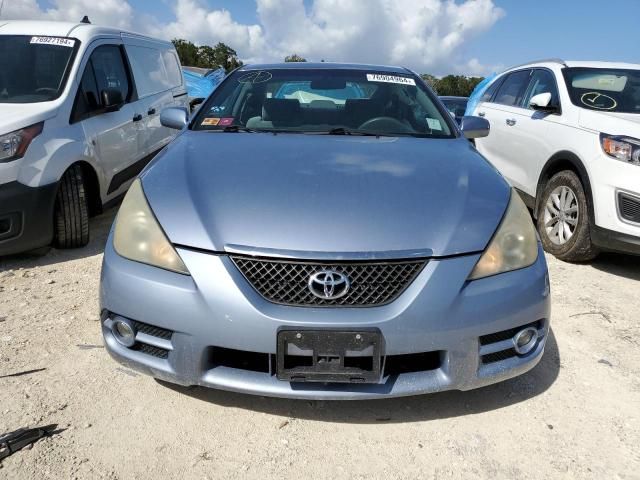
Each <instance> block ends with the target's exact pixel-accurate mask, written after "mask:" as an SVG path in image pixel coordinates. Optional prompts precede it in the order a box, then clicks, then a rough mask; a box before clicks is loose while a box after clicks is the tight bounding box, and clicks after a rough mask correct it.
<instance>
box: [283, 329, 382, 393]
mask: <svg viewBox="0 0 640 480" xmlns="http://www.w3.org/2000/svg"><path fill="white" fill-rule="evenodd" d="M277 340H278V343H277V354H276V374H277V378H278V380H283V381H288V382H337V383H379V382H380V372H381V348H382V334H381V333H380V330H378V329H370V330H306V329H296V328H286V329H281V330H279V331H278V339H277Z"/></svg>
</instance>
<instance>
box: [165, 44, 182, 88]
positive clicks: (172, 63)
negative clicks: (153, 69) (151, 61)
mask: <svg viewBox="0 0 640 480" xmlns="http://www.w3.org/2000/svg"><path fill="white" fill-rule="evenodd" d="M162 60H164V66H165V68H166V69H167V77H168V78H169V83H170V84H171V86H172V87H179V86H181V85H182V69H181V68H180V62H179V61H178V57H177V55H176V54H175V53H174V52H173V51H172V50H164V51H163V52H162Z"/></svg>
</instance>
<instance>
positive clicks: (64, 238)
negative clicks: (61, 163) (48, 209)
mask: <svg viewBox="0 0 640 480" xmlns="http://www.w3.org/2000/svg"><path fill="white" fill-rule="evenodd" d="M87 243H89V206H88V204H87V195H86V189H85V183H84V175H83V173H82V168H81V167H80V165H73V166H71V168H69V170H67V171H66V172H65V174H64V175H63V176H62V179H61V180H60V186H59V187H58V194H57V196H56V205H55V211H54V240H53V244H54V246H55V247H57V248H78V247H84V246H85V245H87Z"/></svg>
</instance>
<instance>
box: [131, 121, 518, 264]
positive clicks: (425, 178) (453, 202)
mask: <svg viewBox="0 0 640 480" xmlns="http://www.w3.org/2000/svg"><path fill="white" fill-rule="evenodd" d="M142 185H143V189H144V191H145V194H146V196H147V199H148V201H149V204H150V206H151V208H152V210H153V211H154V213H155V214H156V216H157V218H158V220H159V221H160V224H161V225H162V228H163V229H164V230H165V232H166V234H167V235H168V237H169V239H170V240H171V242H173V243H174V244H179V245H183V246H188V247H195V248H199V249H204V250H211V251H225V250H226V251H234V250H236V251H237V247H238V246H240V247H242V249H241V250H244V249H245V248H246V247H249V248H250V249H254V251H256V252H274V253H280V254H283V255H286V252H296V255H297V254H307V255H308V256H309V257H311V256H312V255H313V254H317V255H318V256H317V258H320V257H321V254H323V253H326V254H331V253H336V254H344V255H343V256H342V257H341V258H348V257H349V256H350V255H349V254H354V256H358V255H357V254H359V255H362V254H370V255H371V258H375V257H376V254H385V255H386V256H394V255H395V256H397V257H401V256H410V255H433V256H445V255H455V254H461V253H468V252H477V251H481V250H484V248H485V247H486V245H487V243H488V242H489V240H490V239H491V236H492V235H493V233H494V232H495V230H496V227H497V226H498V224H499V222H500V220H501V218H502V216H503V214H504V212H505V210H506V207H507V204H508V201H509V197H510V189H509V187H508V185H507V183H506V182H505V181H504V180H503V178H502V177H501V176H500V175H499V174H498V173H497V172H496V170H494V168H493V167H491V166H490V164H489V163H488V162H487V161H486V160H484V158H483V157H482V156H480V154H478V153H477V152H476V151H475V149H474V148H473V147H472V146H471V145H470V144H469V142H468V141H466V140H465V139H462V138H459V139H451V140H444V139H421V138H412V137H400V138H389V137H380V138H376V137H355V136H354V137H350V136H327V135H311V134H309V135H305V134H277V135H273V134H266V133H220V132H210V133H207V132H191V131H187V132H185V133H184V134H182V135H180V136H179V137H178V138H177V139H176V140H175V141H174V142H173V143H172V144H170V145H169V147H168V148H167V149H165V150H164V152H162V153H161V154H160V155H159V156H158V158H157V159H156V160H155V161H154V162H153V163H152V164H151V165H150V166H149V168H148V169H147V170H146V171H145V172H144V174H143V175H142ZM411 252H413V253H411ZM418 252H420V253H418ZM292 256H293V254H292ZM381 256H382V255H381Z"/></svg>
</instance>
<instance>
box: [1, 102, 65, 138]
mask: <svg viewBox="0 0 640 480" xmlns="http://www.w3.org/2000/svg"><path fill="white" fill-rule="evenodd" d="M56 111H57V107H56V106H52V105H51V102H46V103H44V102H43V103H0V135H4V134H5V133H10V132H13V131H15V130H19V129H21V128H24V127H29V126H31V125H33V124H34V123H38V122H42V121H44V120H47V119H49V118H51V117H54V116H55V114H56Z"/></svg>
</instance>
